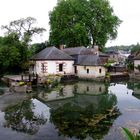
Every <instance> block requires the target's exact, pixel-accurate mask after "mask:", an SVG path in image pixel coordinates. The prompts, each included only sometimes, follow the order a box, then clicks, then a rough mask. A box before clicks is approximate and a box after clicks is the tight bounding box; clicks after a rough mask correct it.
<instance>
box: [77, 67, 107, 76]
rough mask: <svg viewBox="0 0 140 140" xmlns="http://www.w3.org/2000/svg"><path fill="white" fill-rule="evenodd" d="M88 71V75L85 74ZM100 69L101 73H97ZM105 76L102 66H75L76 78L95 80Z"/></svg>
mask: <svg viewBox="0 0 140 140" xmlns="http://www.w3.org/2000/svg"><path fill="white" fill-rule="evenodd" d="M87 69H89V73H87ZM99 69H101V73H99ZM105 74H106V69H105V68H104V67H102V66H77V76H79V77H80V78H97V77H103V76H105Z"/></svg>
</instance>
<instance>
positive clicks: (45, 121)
mask: <svg viewBox="0 0 140 140" xmlns="http://www.w3.org/2000/svg"><path fill="white" fill-rule="evenodd" d="M0 89H1V90H2V92H3V93H4V94H1V95H0V140H3V139H11V140H17V139H20V140H77V139H85V140H92V139H104V140H114V139H115V140H125V139H126V138H125V137H124V135H123V132H122V127H127V128H129V129H130V130H131V131H133V132H139V130H140V100H139V99H140V83H138V82H129V81H128V82H118V83H110V84H104V83H98V82H85V81H84V82H82V81H81V82H77V83H71V84H63V85H61V86H58V87H56V88H54V89H52V91H48V90H46V89H44V88H38V89H37V90H35V93H36V96H32V95H31V94H28V95H26V94H18V93H14V94H11V93H9V92H8V91H7V88H6V87H4V86H0ZM33 97H34V98H33Z"/></svg>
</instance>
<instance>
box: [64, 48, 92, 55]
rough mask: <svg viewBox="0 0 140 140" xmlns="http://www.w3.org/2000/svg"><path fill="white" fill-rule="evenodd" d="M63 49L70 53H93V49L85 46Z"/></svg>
mask: <svg viewBox="0 0 140 140" xmlns="http://www.w3.org/2000/svg"><path fill="white" fill-rule="evenodd" d="M63 51H64V52H65V53H67V54H69V55H80V54H93V52H92V51H91V49H88V48H85V47H74V48H65V49H63Z"/></svg>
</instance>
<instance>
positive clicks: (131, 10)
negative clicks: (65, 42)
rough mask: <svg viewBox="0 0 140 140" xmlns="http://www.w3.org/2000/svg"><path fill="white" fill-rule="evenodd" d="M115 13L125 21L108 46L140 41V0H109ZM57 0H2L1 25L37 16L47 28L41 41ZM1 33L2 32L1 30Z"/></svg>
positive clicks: (46, 34) (0, 8)
mask: <svg viewBox="0 0 140 140" xmlns="http://www.w3.org/2000/svg"><path fill="white" fill-rule="evenodd" d="M109 1H110V4H111V6H112V7H113V9H114V13H115V14H116V15H117V16H118V17H119V18H120V19H121V20H122V21H123V22H122V23H121V25H120V27H119V28H118V37H117V39H116V40H115V41H108V43H107V44H106V46H114V45H130V44H136V43H137V42H140V8H139V6H140V0H109ZM56 3H57V0H1V7H0V26H1V25H6V24H8V23H9V22H10V21H12V20H16V19H20V18H26V17H29V16H31V17H35V18H36V19H37V21H38V26H40V27H44V28H46V29H47V32H45V33H44V37H42V38H41V41H44V40H47V39H48V35H49V26H48V22H49V17H48V12H49V11H50V10H52V9H53V7H54V6H55V5H56ZM0 35H2V33H1V32H0Z"/></svg>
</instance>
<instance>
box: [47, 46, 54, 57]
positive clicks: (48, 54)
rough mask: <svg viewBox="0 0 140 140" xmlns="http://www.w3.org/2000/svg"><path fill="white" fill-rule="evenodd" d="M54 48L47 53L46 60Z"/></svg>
mask: <svg viewBox="0 0 140 140" xmlns="http://www.w3.org/2000/svg"><path fill="white" fill-rule="evenodd" d="M50 48H51V47H50ZM54 48H55V47H52V49H51V50H50V52H49V53H48V55H47V56H46V58H47V57H49V55H50V54H51V53H52V51H53V50H54Z"/></svg>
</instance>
